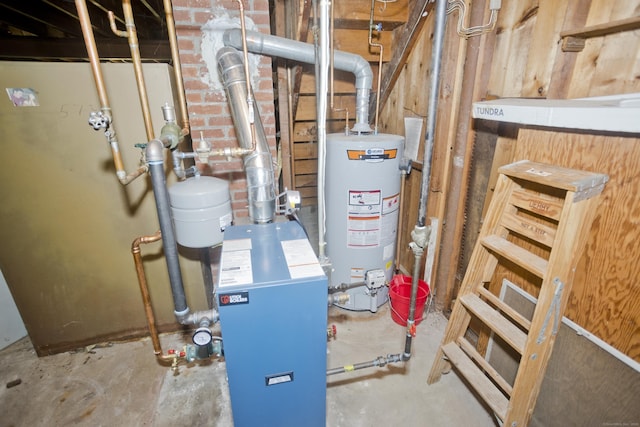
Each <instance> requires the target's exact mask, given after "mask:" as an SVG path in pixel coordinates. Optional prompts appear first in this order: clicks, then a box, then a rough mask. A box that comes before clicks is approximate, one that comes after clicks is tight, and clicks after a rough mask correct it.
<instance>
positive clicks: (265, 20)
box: [173, 0, 276, 219]
mask: <svg viewBox="0 0 640 427" xmlns="http://www.w3.org/2000/svg"><path fill="white" fill-rule="evenodd" d="M243 4H244V11H245V18H246V21H245V22H246V25H247V28H248V29H254V30H256V31H260V32H263V33H266V34H269V33H270V26H269V3H268V0H249V1H247V0H244V1H243ZM173 13H174V19H175V22H176V32H177V35H178V46H179V51H180V61H181V62H182V73H183V78H184V86H185V95H186V98H187V110H188V112H189V121H190V123H191V135H192V139H193V142H194V144H197V142H198V141H199V140H200V133H201V132H202V135H203V137H204V139H205V140H207V141H208V142H210V143H211V144H212V146H213V147H215V148H219V147H236V146H238V142H237V140H236V137H235V131H234V127H233V122H232V120H231V115H230V111H229V106H228V103H227V100H226V96H225V94H224V90H223V89H222V87H221V86H219V85H216V84H212V83H211V81H210V79H207V76H208V75H209V74H210V73H216V75H217V72H218V71H217V68H216V67H212V63H211V60H209V63H207V61H205V58H210V57H212V56H213V57H214V56H215V53H209V52H204V53H203V52H202V45H203V35H204V34H205V33H204V31H203V29H202V27H203V25H205V24H207V23H208V22H211V21H213V22H216V23H217V22H219V21H220V20H222V21H224V22H231V23H232V25H233V26H235V27H239V26H240V21H239V18H240V9H239V5H238V2H237V1H230V0H227V1H219V0H173ZM253 24H255V25H253ZM216 66H217V64H216ZM249 72H250V74H252V75H251V79H252V86H253V92H254V96H255V100H256V103H257V105H258V109H259V111H260V117H261V119H262V123H263V126H264V129H265V133H266V135H267V138H268V142H269V146H270V147H271V149H272V154H273V153H275V133H276V132H275V118H274V99H273V80H272V71H271V58H269V57H266V56H262V57H259V64H258V66H257V69H256V68H253V69H250V71H249ZM274 158H275V157H274ZM203 169H205V170H207V169H208V171H207V173H210V174H211V175H214V176H216V177H219V178H222V179H226V180H229V181H230V183H231V201H232V206H233V211H234V212H233V213H234V217H235V218H236V219H238V218H241V217H246V216H248V209H247V190H246V181H245V176H244V172H243V168H242V160H241V159H234V160H232V161H231V162H228V161H227V159H224V158H211V159H210V161H209V167H208V168H207V167H206V166H204V168H203Z"/></svg>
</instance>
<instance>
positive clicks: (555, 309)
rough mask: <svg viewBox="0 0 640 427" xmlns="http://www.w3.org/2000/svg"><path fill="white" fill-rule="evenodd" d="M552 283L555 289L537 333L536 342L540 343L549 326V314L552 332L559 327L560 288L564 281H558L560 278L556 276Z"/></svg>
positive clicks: (562, 286) (562, 287)
mask: <svg viewBox="0 0 640 427" xmlns="http://www.w3.org/2000/svg"><path fill="white" fill-rule="evenodd" d="M553 284H554V285H556V290H555V292H554V293H553V300H552V301H551V305H550V306H549V310H547V314H546V316H545V317H544V323H543V324H542V329H540V334H538V339H537V340H536V343H538V344H542V343H543V342H544V340H545V332H546V331H547V327H548V326H549V321H550V320H551V316H552V315H554V316H553V331H552V334H553V335H555V334H557V333H558V328H559V327H560V321H561V320H562V319H561V314H560V299H561V297H562V290H563V289H564V283H562V282H561V281H560V278H558V277H556V278H554V279H553Z"/></svg>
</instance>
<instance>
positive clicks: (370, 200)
mask: <svg viewBox="0 0 640 427" xmlns="http://www.w3.org/2000/svg"><path fill="white" fill-rule="evenodd" d="M347 213H348V220H347V246H349V247H352V248H359V247H360V248H364V247H376V246H378V245H379V244H380V232H381V230H380V227H381V219H382V195H381V191H380V190H367V191H356V190H350V191H349V206H348V212H347Z"/></svg>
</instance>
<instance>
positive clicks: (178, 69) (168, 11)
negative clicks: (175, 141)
mask: <svg viewBox="0 0 640 427" xmlns="http://www.w3.org/2000/svg"><path fill="white" fill-rule="evenodd" d="M164 14H165V18H166V21H167V33H168V35H169V46H170V47H171V59H172V61H173V73H174V79H175V83H176V91H177V92H178V102H179V103H180V114H181V115H182V135H183V136H186V135H189V134H190V133H191V124H190V123H189V113H188V111H187V99H186V97H185V92H184V81H183V78H182V65H181V63H180V53H179V52H178V36H177V34H176V21H175V19H174V18H173V8H172V6H171V0H164Z"/></svg>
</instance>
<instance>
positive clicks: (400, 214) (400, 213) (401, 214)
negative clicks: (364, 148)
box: [395, 169, 407, 273]
mask: <svg viewBox="0 0 640 427" xmlns="http://www.w3.org/2000/svg"><path fill="white" fill-rule="evenodd" d="M406 182H407V171H405V170H404V169H403V170H402V181H401V183H400V207H399V211H398V228H397V230H398V231H397V232H396V266H395V271H396V273H399V272H400V246H401V244H402V239H401V238H400V233H402V227H404V187H405V185H406Z"/></svg>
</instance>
